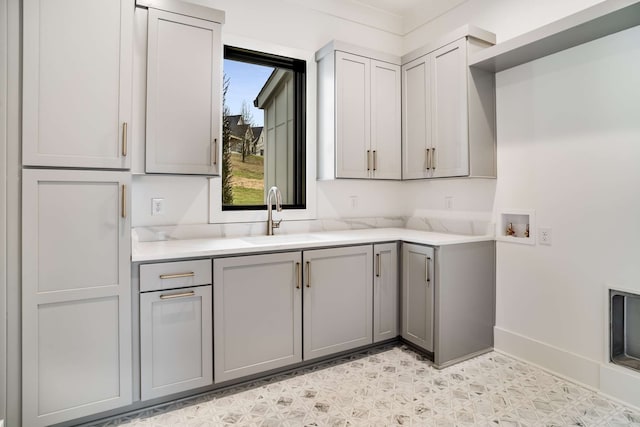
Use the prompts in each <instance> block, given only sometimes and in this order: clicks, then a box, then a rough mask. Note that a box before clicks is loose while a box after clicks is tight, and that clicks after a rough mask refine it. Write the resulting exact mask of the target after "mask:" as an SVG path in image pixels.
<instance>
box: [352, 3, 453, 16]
mask: <svg viewBox="0 0 640 427" xmlns="http://www.w3.org/2000/svg"><path fill="white" fill-rule="evenodd" d="M352 1H353V2H354V3H361V4H364V5H367V6H370V7H374V8H376V9H380V10H383V11H386V12H389V13H392V14H394V15H400V16H402V15H405V14H406V13H408V12H410V11H411V10H412V9H414V8H416V7H418V6H420V5H421V4H423V3H449V1H448V0H426V1H425V0H352Z"/></svg>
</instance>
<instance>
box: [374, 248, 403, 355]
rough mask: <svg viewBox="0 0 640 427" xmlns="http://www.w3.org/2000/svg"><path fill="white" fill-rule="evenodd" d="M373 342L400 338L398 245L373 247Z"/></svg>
mask: <svg viewBox="0 0 640 427" xmlns="http://www.w3.org/2000/svg"><path fill="white" fill-rule="evenodd" d="M373 253H374V256H375V259H374V269H375V273H374V274H375V276H374V278H373V342H380V341H384V340H388V339H391V338H395V337H397V336H398V332H399V329H398V323H399V322H398V321H399V313H398V309H399V301H398V294H399V283H398V277H399V275H398V244H397V243H386V244H380V245H374V246H373Z"/></svg>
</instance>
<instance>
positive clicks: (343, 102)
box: [335, 52, 371, 178]
mask: <svg viewBox="0 0 640 427" xmlns="http://www.w3.org/2000/svg"><path fill="white" fill-rule="evenodd" d="M335 55H336V178H368V177H369V169H370V162H371V157H370V156H371V149H370V146H371V111H370V108H371V101H370V97H371V94H370V92H371V83H370V80H369V79H370V76H371V72H370V68H371V61H370V59H368V58H364V57H362V56H357V55H351V54H349V53H345V52H336V54H335Z"/></svg>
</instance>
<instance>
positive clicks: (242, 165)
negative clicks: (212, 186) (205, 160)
mask: <svg viewBox="0 0 640 427" xmlns="http://www.w3.org/2000/svg"><path fill="white" fill-rule="evenodd" d="M231 168H232V169H231V176H232V178H231V181H232V190H231V191H232V193H233V204H234V205H235V206H239V205H264V157H260V156H254V155H248V156H247V157H246V158H245V161H244V162H243V161H242V155H241V154H239V153H231Z"/></svg>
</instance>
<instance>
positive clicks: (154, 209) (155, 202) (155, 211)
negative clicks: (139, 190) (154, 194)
mask: <svg viewBox="0 0 640 427" xmlns="http://www.w3.org/2000/svg"><path fill="white" fill-rule="evenodd" d="M156 215H164V199H151V216H156Z"/></svg>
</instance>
